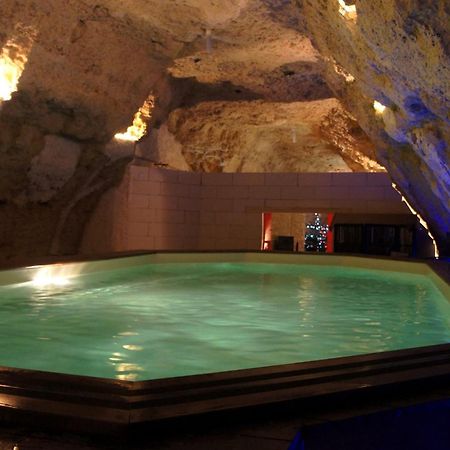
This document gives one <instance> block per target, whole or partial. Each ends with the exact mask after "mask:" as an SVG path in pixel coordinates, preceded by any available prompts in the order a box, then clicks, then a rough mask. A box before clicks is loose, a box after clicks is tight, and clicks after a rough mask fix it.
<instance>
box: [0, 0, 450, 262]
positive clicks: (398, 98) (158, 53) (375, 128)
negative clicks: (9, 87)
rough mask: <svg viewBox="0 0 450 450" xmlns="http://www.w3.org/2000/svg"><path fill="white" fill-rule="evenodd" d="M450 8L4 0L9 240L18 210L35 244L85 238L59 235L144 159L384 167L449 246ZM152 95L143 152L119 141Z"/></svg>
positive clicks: (0, 179) (430, 4) (270, 0)
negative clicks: (14, 79) (131, 162)
mask: <svg viewBox="0 0 450 450" xmlns="http://www.w3.org/2000/svg"><path fill="white" fill-rule="evenodd" d="M346 4H347V5H346ZM352 4H353V5H355V4H356V10H355V11H353V9H355V8H354V7H352V6H351V5H352ZM449 9H450V6H449V3H448V2H447V1H446V0H435V1H431V0H428V1H423V0H422V1H420V2H419V1H418V0H383V1H381V0H370V1H369V0H359V1H356V2H351V1H347V2H344V0H304V1H295V0H220V1H219V0H164V1H163V0H97V1H95V0H65V1H61V0H2V2H1V5H0V13H1V14H0V48H1V49H2V53H0V55H2V56H0V61H1V60H2V58H3V62H4V66H5V64H6V66H5V67H6V69H4V68H3V69H4V70H11V66H14V70H15V71H19V72H21V77H20V80H18V85H17V88H16V89H14V90H15V92H13V93H12V94H11V96H12V98H11V99H6V98H4V101H3V102H2V103H0V105H1V111H0V153H1V155H0V158H1V165H0V201H1V202H2V204H3V205H4V206H3V208H6V211H7V214H8V217H10V218H11V219H10V220H8V221H5V223H6V225H5V224H3V227H4V230H3V231H4V232H6V233H8V232H10V231H11V230H13V229H19V230H22V231H20V233H22V234H23V239H24V240H26V239H27V238H26V236H28V234H30V233H29V232H28V231H27V229H26V227H22V226H21V225H20V224H21V223H22V219H23V217H24V214H25V213H24V211H25V210H24V208H25V207H26V208H27V209H26V210H27V211H28V212H27V214H29V212H30V211H33V212H32V214H34V219H33V220H40V222H41V223H42V224H43V225H42V229H43V231H42V235H43V236H44V235H48V232H47V234H46V232H45V229H46V227H48V226H49V225H45V224H46V223H47V224H48V223H57V224H58V225H57V226H56V228H57V233H56V234H57V237H56V238H55V236H53V237H52V238H51V239H50V240H49V238H44V237H43V238H42V241H43V244H42V245H43V246H46V247H47V248H48V247H49V246H51V247H52V248H53V249H56V250H55V251H56V252H61V251H62V252H64V251H66V252H71V251H72V252H73V251H74V249H76V245H77V242H78V241H77V239H78V238H79V234H80V233H81V231H79V232H78V234H77V233H72V234H73V235H74V236H73V237H71V238H68V237H67V233H66V232H65V231H64V230H66V229H68V228H69V226H70V227H71V229H80V230H82V224H83V223H84V220H85V217H86V216H87V215H88V214H89V212H90V210H91V209H92V207H93V205H95V202H96V201H97V198H98V196H99V195H100V194H101V193H102V192H104V190H105V189H107V188H108V187H109V186H111V184H112V183H113V182H114V180H117V179H118V178H119V177H120V174H121V173H122V172H121V171H122V168H123V166H124V164H126V162H127V159H126V158H130V157H132V156H133V153H135V155H137V156H139V158H141V159H142V160H144V161H145V160H152V161H154V162H156V163H163V164H167V165H169V166H171V167H175V168H180V169H185V170H214V171H239V170H246V171H286V170H295V171H350V170H356V171H367V170H383V166H384V167H386V168H387V169H388V170H389V172H390V173H391V175H392V176H393V178H394V180H395V181H396V182H397V183H398V185H399V187H400V188H401V190H402V191H403V192H404V194H405V195H406V196H407V197H408V200H409V201H410V203H412V204H413V206H414V207H415V208H416V209H417V210H418V211H420V212H421V213H422V215H424V216H425V217H426V218H427V220H428V221H429V222H430V227H431V228H432V229H433V232H434V234H435V235H436V237H437V239H438V242H439V245H440V247H441V248H445V246H446V245H447V244H446V239H447V237H446V236H447V235H446V233H447V232H448V217H449V202H448V198H449V197H448V194H449V172H448V156H449V154H448V142H449V121H450V116H449V112H448V111H449V98H448V97H449V70H448V69H449V36H448V33H449V27H448V23H449V17H450V11H449ZM5 61H6V63H5ZM1 64H2V63H1V62H0V75H1V73H2V66H1ZM8 67H9V69H8ZM150 94H152V95H153V96H154V98H155V101H154V109H153V111H152V119H151V123H150V132H149V133H148V135H147V136H146V137H145V138H144V139H142V141H141V142H140V143H139V144H138V145H137V148H136V149H135V148H134V145H133V144H127V143H120V142H116V141H115V140H114V138H113V137H114V135H115V134H116V133H118V132H123V131H125V130H126V128H127V127H128V126H129V125H131V123H132V122H133V115H134V114H135V113H136V112H137V111H138V109H139V108H140V107H141V106H142V105H143V103H144V101H145V100H146V99H147V98H148V96H149V95H150ZM1 95H2V87H1V86H0V96H1ZM374 100H377V101H379V102H380V103H381V104H383V105H385V106H386V107H387V108H386V110H385V111H384V112H383V113H382V114H380V113H378V114H377V113H376V112H375V110H374V109H373V101H374ZM152 104H153V103H152ZM363 130H364V131H363ZM61 140H63V141H64V140H66V141H67V143H66V144H67V145H66V146H64V142H63V141H61ZM73 145H75V147H76V149H74V148H73ZM63 147H64V148H72V150H73V151H67V150H61V152H62V153H61V152H60V153H58V154H62V155H66V156H61V157H60V158H59V159H60V160H61V162H60V163H59V162H57V161H59V159H58V158H56V159H55V158H49V157H48V156H46V155H54V154H56V153H55V152H57V150H55V148H56V149H58V148H63ZM69 153H70V156H69ZM74 155H75V156H74ZM61 164H62V166H63V167H62V168H61V167H60V165H61ZM12 174H14V175H12ZM43 205H45V208H44V207H43ZM77 224H78V225H77ZM77 227H78V228H77ZM50 241H51V242H50ZM3 245H4V246H5V248H6V250H4V249H3V250H2V251H3V252H6V253H8V252H10V253H11V254H12V253H14V252H17V249H16V248H13V247H14V245H15V244H11V245H12V247H11V246H9V247H8V245H9V244H3ZM61 245H62V247H61V248H59V249H58V246H61ZM1 246H2V243H1V242H0V247H1ZM37 251H38V250H37ZM39 251H40V252H41V253H43V252H45V250H44V249H40V250H39Z"/></svg>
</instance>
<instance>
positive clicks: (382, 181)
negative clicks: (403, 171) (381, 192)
mask: <svg viewBox="0 0 450 450" xmlns="http://www.w3.org/2000/svg"><path fill="white" fill-rule="evenodd" d="M367 185H368V186H386V187H387V186H392V181H391V178H390V177H389V175H388V174H387V173H386V172H376V173H368V174H367Z"/></svg>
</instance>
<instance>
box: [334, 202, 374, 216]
mask: <svg viewBox="0 0 450 450" xmlns="http://www.w3.org/2000/svg"><path fill="white" fill-rule="evenodd" d="M331 205H332V209H331V210H332V211H335V212H343V213H359V214H361V213H366V212H367V201H366V200H355V199H336V200H333V201H332V202H331Z"/></svg>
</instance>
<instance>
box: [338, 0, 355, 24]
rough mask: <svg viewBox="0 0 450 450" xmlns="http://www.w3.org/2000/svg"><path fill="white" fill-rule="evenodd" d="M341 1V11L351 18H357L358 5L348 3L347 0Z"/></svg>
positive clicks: (343, 14)
mask: <svg viewBox="0 0 450 450" xmlns="http://www.w3.org/2000/svg"><path fill="white" fill-rule="evenodd" d="M338 1H339V13H340V14H341V15H342V16H343V17H345V18H346V19H349V20H356V18H357V17H358V14H357V13H356V5H354V4H353V5H347V3H346V2H345V0H338Z"/></svg>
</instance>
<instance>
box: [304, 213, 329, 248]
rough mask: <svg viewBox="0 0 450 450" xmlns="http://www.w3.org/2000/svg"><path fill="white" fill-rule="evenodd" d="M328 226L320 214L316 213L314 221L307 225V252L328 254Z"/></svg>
mask: <svg viewBox="0 0 450 450" xmlns="http://www.w3.org/2000/svg"><path fill="white" fill-rule="evenodd" d="M327 233H328V225H327V224H326V223H324V222H323V221H322V216H321V215H320V214H319V213H314V221H313V222H309V223H307V224H306V233H305V251H307V252H326V250H327Z"/></svg>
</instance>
